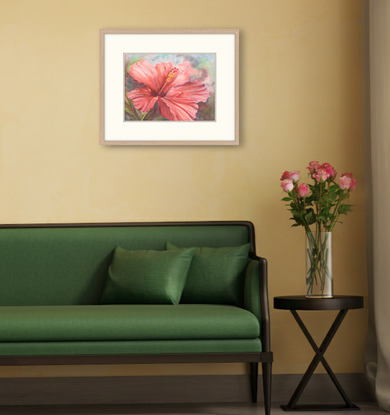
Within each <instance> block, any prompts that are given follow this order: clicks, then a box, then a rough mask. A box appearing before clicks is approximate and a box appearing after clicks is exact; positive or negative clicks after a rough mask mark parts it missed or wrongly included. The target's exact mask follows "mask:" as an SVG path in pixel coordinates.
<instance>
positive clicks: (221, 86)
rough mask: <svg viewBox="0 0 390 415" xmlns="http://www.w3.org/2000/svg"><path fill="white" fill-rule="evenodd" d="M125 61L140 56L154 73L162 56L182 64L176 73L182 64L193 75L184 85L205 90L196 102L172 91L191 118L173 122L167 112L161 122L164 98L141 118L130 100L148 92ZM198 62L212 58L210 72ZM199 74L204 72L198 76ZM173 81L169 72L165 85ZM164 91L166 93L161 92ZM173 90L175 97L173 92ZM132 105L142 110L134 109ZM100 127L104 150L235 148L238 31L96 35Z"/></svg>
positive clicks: (177, 118) (109, 31) (114, 31)
mask: <svg viewBox="0 0 390 415" xmlns="http://www.w3.org/2000/svg"><path fill="white" fill-rule="evenodd" d="M129 56H138V61H140V62H138V61H137V62H138V64H139V65H149V66H148V68H149V67H150V68H152V69H151V70H153V71H154V68H156V66H155V67H153V63H154V61H153V59H157V56H158V62H162V59H163V58H161V56H163V57H164V56H167V57H168V58H169V59H171V60H172V59H173V58H175V59H176V61H177V60H180V59H181V62H180V65H181V66H180V65H179V66H176V67H174V70H175V69H176V68H182V67H184V66H183V65H184V64H186V65H187V66H188V67H189V68H190V70H191V71H189V72H188V73H191V77H190V78H188V83H187V84H184V85H189V84H190V82H194V81H196V82H197V84H196V85H197V86H198V85H203V86H202V87H200V86H199V89H200V88H203V89H202V91H206V92H204V94H203V97H202V98H197V97H195V95H193V96H190V95H188V96H187V95H185V94H186V91H184V92H182V90H184V89H185V88H182V87H180V86H177V87H176V89H177V91H178V92H175V94H176V96H177V94H184V95H180V97H185V98H186V99H187V101H188V102H190V103H191V105H192V107H191V111H192V113H191V115H186V117H187V118H188V117H193V118H191V119H181V118H180V116H179V115H176V116H175V113H174V112H173V113H171V112H169V114H173V115H171V116H170V118H171V119H169V118H168V117H169V116H167V118H164V117H163V116H162V114H163V115H166V114H167V110H166V109H164V107H163V103H164V97H162V96H161V97H157V98H156V99H157V101H156V103H155V104H154V107H153V110H150V111H146V112H145V113H143V112H142V111H141V109H143V108H142V107H141V106H140V105H139V101H137V100H136V99H134V100H130V98H129V97H128V96H129V95H130V96H131V97H133V96H134V94H136V93H137V92H134V91H145V90H147V86H145V85H144V84H142V82H140V81H142V79H140V78H137V77H136V75H134V72H132V71H131V70H129V68H131V65H130V64H129V63H128V60H127V59H129V58H128V57H129ZM183 56H184V58H183ZM202 56H206V57H209V56H214V59H215V61H213V63H212V64H213V65H214V66H210V65H212V64H211V63H209V62H208V63H209V66H208V67H201V66H200V65H199V64H198V62H200V61H202ZM199 57H200V58H199ZM152 58H153V59H152ZM168 58H167V59H168ZM183 59H184V63H183ZM186 59H187V60H186ZM145 61H148V62H146V63H145ZM168 64H169V65H171V66H172V65H174V63H173V64H172V63H169V62H168V63H165V62H164V65H168ZM126 65H127V66H126ZM140 68H141V66H140ZM199 68H203V69H202V71H200V69H199ZM204 68H206V69H204ZM210 68H211V69H210ZM180 70H181V69H180ZM133 71H134V70H133ZM205 71H206V72H205ZM207 71H208V72H207ZM211 72H212V75H213V78H212V79H211V75H210V74H211ZM153 73H155V72H153ZM130 74H131V75H130ZM193 74H195V75H193ZM196 74H197V75H196ZM199 74H202V76H200V75H199ZM174 75H175V73H172V72H170V73H169V76H168V78H167V79H166V82H169V81H170V79H171V78H172V77H174ZM196 76H199V78H196ZM205 76H206V78H205ZM133 78H134V79H133ZM129 79H130V81H129ZM148 79H149V78H148ZM164 79H165V78H164ZM204 79H206V81H204ZM126 82H133V83H134V84H135V86H131V88H134V89H133V90H132V91H133V95H131V94H130V93H129V89H127V88H128V85H129V84H126ZM202 82H203V83H202ZM133 83H132V84H131V85H133ZM164 85H166V83H165V84H164ZM192 85H195V84H192ZM136 88H138V89H136ZM164 88H166V89H167V87H163V88H162V89H164ZM180 88H181V89H182V90H180ZM162 89H161V90H162ZM171 90H172V91H173V87H172V89H171ZM130 92H131V91H130ZM151 93H152V94H154V96H156V95H158V94H160V93H159V92H158V93H156V92H155V91H152V92H151ZM162 94H163V93H162ZM193 97H195V98H193ZM205 97H207V100H206V98H205ZM197 100H203V101H200V102H199V103H196V101H197ZM153 102H154V101H153ZM165 102H166V101H165ZM183 102H184V101H183ZM129 105H130V107H129ZM136 105H138V107H139V108H140V109H138V108H136ZM164 105H165V104H164ZM184 108H186V107H184ZM177 114H179V112H177ZM141 115H142V116H141ZM172 117H173V118H172ZM99 127H100V144H102V145H238V144H239V31H238V29H215V30H187V29H186V30H179V29H177V30H118V29H102V30H100V126H99Z"/></svg>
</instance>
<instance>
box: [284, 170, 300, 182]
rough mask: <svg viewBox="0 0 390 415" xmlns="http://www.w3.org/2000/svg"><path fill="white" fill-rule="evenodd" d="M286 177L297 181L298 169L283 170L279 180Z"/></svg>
mask: <svg viewBox="0 0 390 415" xmlns="http://www.w3.org/2000/svg"><path fill="white" fill-rule="evenodd" d="M286 179H290V180H293V181H294V182H297V181H298V180H299V171H296V170H292V171H285V172H284V173H283V174H282V177H281V179H280V180H286Z"/></svg>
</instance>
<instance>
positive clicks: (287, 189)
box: [281, 179, 294, 192]
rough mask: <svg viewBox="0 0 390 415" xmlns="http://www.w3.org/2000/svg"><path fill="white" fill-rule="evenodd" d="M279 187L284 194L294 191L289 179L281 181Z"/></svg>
mask: <svg viewBox="0 0 390 415" xmlns="http://www.w3.org/2000/svg"><path fill="white" fill-rule="evenodd" d="M281 186H282V188H283V190H284V191H285V192H290V191H291V190H292V189H294V183H293V181H292V180H291V179H284V180H282V183H281Z"/></svg>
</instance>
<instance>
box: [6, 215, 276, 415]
mask: <svg viewBox="0 0 390 415" xmlns="http://www.w3.org/2000/svg"><path fill="white" fill-rule="evenodd" d="M129 226H133V227H137V226H138V227H150V226H153V227H156V226H245V227H247V229H248V235H249V242H250V244H251V246H250V251H249V257H250V258H251V259H255V260H257V261H259V263H260V267H259V269H260V276H259V277H260V301H261V343H262V350H263V351H262V352H261V353H197V354H196V353H180V354H141V355H138V354H128V355H123V354H121V355H64V356H0V366H31V365H111V364H155V363H238V362H240V363H241V362H243V363H250V379H251V393H252V402H253V403H256V402H257V389H258V384H257V380H258V363H259V362H261V363H262V371H263V390H264V407H265V413H266V415H269V414H270V410H271V381H272V362H273V353H272V352H271V341H270V317H269V301H268V279H267V260H266V259H265V258H261V257H258V256H257V255H256V243H255V229H254V225H253V224H252V223H251V222H248V221H207V222H123V223H72V224H64V223H63V224H27V225H25V224H23V225H0V230H1V229H11V228H19V229H20V228H78V227H129Z"/></svg>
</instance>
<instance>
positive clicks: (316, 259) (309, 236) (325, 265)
mask: <svg viewBox="0 0 390 415" xmlns="http://www.w3.org/2000/svg"><path fill="white" fill-rule="evenodd" d="M306 297H308V298H332V297H333V278H332V233H331V232H316V231H315V232H306Z"/></svg>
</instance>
